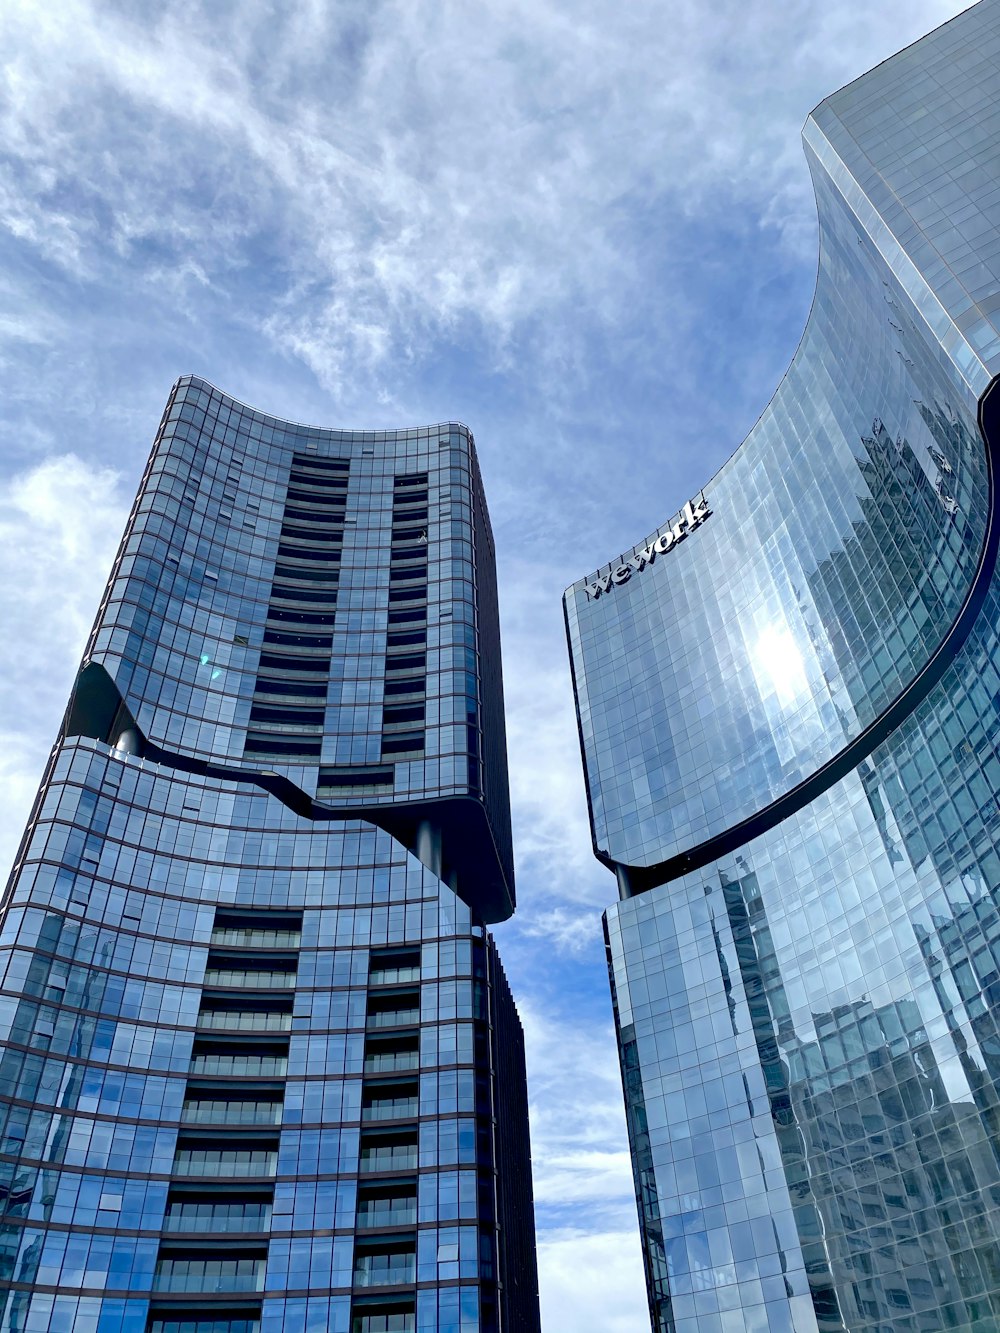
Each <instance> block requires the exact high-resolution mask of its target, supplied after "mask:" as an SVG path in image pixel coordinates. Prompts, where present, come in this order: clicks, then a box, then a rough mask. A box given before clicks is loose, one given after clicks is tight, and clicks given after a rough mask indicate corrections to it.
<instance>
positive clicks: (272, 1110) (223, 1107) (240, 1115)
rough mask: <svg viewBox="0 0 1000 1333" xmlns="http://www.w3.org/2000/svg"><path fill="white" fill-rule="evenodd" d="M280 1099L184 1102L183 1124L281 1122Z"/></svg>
mask: <svg viewBox="0 0 1000 1333" xmlns="http://www.w3.org/2000/svg"><path fill="white" fill-rule="evenodd" d="M281 1109H282V1104H281V1102H280V1101H236V1100H235V1099H233V1100H230V1099H220V1100H209V1099H198V1100H195V1101H188V1102H185V1103H184V1107H183V1110H182V1111H181V1123H182V1124H185V1125H235V1126H238V1127H240V1128H243V1129H247V1128H253V1127H254V1126H257V1125H260V1126H270V1125H278V1124H280V1123H281Z"/></svg>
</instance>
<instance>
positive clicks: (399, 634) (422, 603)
mask: <svg viewBox="0 0 1000 1333" xmlns="http://www.w3.org/2000/svg"><path fill="white" fill-rule="evenodd" d="M427 494H428V492H427V473H426V472H417V473H412V474H409V475H404V476H398V477H396V478H395V479H394V481H393V488H392V540H391V546H390V553H389V622H388V633H387V636H386V664H385V665H386V676H385V688H384V698H383V706H382V758H383V759H417V758H421V757H422V756H423V753H424V722H425V718H426V711H427V702H426V700H427V678H426V673H425V666H424V661H425V659H424V654H423V652H422V651H421V652H420V653H419V654H418V653H415V652H414V649H417V648H419V649H424V648H425V647H426V644H427V544H428V529H427V523H428V510H427ZM407 657H408V658H411V659H412V658H414V657H419V659H420V663H419V666H417V667H414V666H412V665H411V666H409V667H401V666H400V660H401V658H407Z"/></svg>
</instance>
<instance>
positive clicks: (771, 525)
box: [566, 4, 1000, 1333]
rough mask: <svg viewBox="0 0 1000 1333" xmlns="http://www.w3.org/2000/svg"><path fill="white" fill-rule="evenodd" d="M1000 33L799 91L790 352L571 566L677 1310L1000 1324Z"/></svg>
mask: <svg viewBox="0 0 1000 1333" xmlns="http://www.w3.org/2000/svg"><path fill="white" fill-rule="evenodd" d="M998 60H1000V8H998V7H997V6H996V5H995V4H981V5H979V6H977V7H975V8H974V9H972V10H970V11H968V12H967V13H965V14H963V15H961V16H960V17H959V18H957V19H955V20H954V21H952V22H951V23H949V24H947V25H945V27H943V28H941V29H939V30H938V31H937V32H935V33H933V34H931V35H930V36H929V37H927V38H925V39H924V40H923V41H921V42H919V43H917V44H916V45H915V46H914V47H911V48H909V49H908V50H907V51H905V52H903V53H901V54H900V55H899V56H897V57H894V58H893V59H892V60H890V61H888V62H886V63H885V64H884V65H881V66H879V68H878V69H876V70H875V71H873V72H872V73H871V74H868V75H866V76H865V77H864V78H862V79H860V80H858V81H857V82H856V83H854V84H852V85H850V86H849V87H848V88H846V89H844V90H843V91H842V92H840V93H838V94H836V95H835V96H834V97H832V98H830V99H829V100H828V101H827V102H825V103H824V104H823V105H822V106H820V107H819V108H818V109H817V111H816V112H814V113H813V115H812V116H811V117H810V119H809V121H808V122H807V124H806V128H805V131H804V136H803V137H804V142H805V146H806V154H807V157H808V159H809V164H810V168H811V171H812V174H813V179H814V184H815V189H816V196H817V203H818V208H819V217H820V266H819V276H818V280H817V289H816V296H815V300H814V305H813V309H812V312H811V315H810V320H809V324H808V326H807V329H806V332H805V334H804V336H803V339H802V343H801V344H800V347H799V349H798V352H797V353H796V356H795V359H794V361H793V363H792V365H791V367H790V369H789V371H788V374H787V376H786V377H785V379H784V381H783V382H782V384H781V386H780V388H779V389H778V391H777V393H776V394H775V397H774V399H773V401H772V403H771V404H770V406H769V407H768V409H767V411H766V412H765V413H764V415H763V416H762V418H761V420H760V421H759V422H758V424H757V426H756V427H755V428H754V431H753V432H752V433H751V434H750V436H749V437H748V438H747V440H746V441H745V442H744V444H743V445H742V447H741V448H740V450H739V451H738V452H737V454H736V455H734V457H733V458H732V459H731V460H730V461H729V462H728V463H727V464H726V465H725V467H724V468H723V469H722V470H721V472H720V473H719V474H718V475H717V476H716V477H715V478H714V479H713V480H712V482H710V483H709V484H708V485H707V486H706V487H705V489H704V492H703V493H702V494H701V495H699V496H697V497H694V498H693V500H692V501H691V504H690V505H689V506H686V507H685V508H684V509H681V510H680V511H679V513H678V516H677V518H676V519H675V520H672V521H671V522H670V523H668V524H665V525H664V526H663V527H662V528H660V529H659V530H658V532H657V533H656V534H653V537H652V538H650V539H647V540H646V541H644V542H642V543H640V544H639V545H638V546H637V547H635V548H634V549H633V550H632V551H629V552H624V553H623V554H622V555H621V556H620V557H618V558H617V559H616V560H614V561H612V562H610V564H608V565H606V566H605V567H604V568H602V569H601V570H600V571H598V574H597V575H596V576H593V575H592V576H590V577H589V578H588V579H585V580H581V581H580V582H579V583H577V584H575V585H574V586H573V587H572V588H571V589H569V591H568V592H567V595H566V615H567V624H568V629H569V637H570V645H571V652H572V656H573V666H574V677H575V683H576V689H577V698H578V710H579V720H580V729H581V739H582V744H583V749H584V758H585V767H586V774H587V782H588V791H589V796H590V802H591V811H592V821H593V833H594V845H595V850H596V852H597V854H598V855H599V856H600V857H601V859H602V860H604V861H605V862H606V863H607V864H609V865H611V866H613V867H614V868H615V869H616V870H617V872H618V875H619V881H620V885H621V888H622V893H623V898H624V899H625V900H624V901H623V902H622V903H621V904H619V905H618V906H617V907H616V908H614V909H612V910H611V911H610V912H609V913H608V914H607V919H606V927H607V936H608V945H609V960H610V966H611V974H612V985H613V991H614V998H615V1007H616V1015H617V1020H618V1031H619V1041H620V1050H621V1058H622V1068H623V1077H624V1083H625V1091H626V1102H627V1109H628V1117H629V1129H630V1136H631V1142H632V1150H633V1161H634V1166H635V1173H636V1188H637V1196H638V1201H639V1210H640V1220H641V1225H642V1230H643V1237H644V1247H645V1257H646V1264H647V1280H648V1285H649V1292H650V1304H651V1310H652V1314H653V1323H654V1327H655V1329H656V1330H658V1333H659V1331H661V1330H663V1331H665V1330H670V1333H695V1331H696V1330H697V1333H709V1331H710V1333H736V1331H737V1330H739V1333H743V1330H793V1329H794V1330H796V1331H802V1330H809V1331H810V1333H812V1330H816V1329H821V1330H830V1331H831V1333H832V1331H833V1330H839V1331H840V1333H862V1331H863V1333H883V1331H888V1330H890V1329H891V1330H893V1333H898V1331H900V1330H903V1331H905V1333H931V1331H932V1330H934V1331H936V1330H939V1329H944V1328H955V1329H976V1330H983V1333H986V1330H993V1329H995V1328H996V1327H997V1323H998V1321H1000V1175H998V1171H1000V1166H998V1163H1000V1118H998V1109H1000V1103H998V1090H1000V1083H998V1081H997V1080H998V1078H1000V1066H998V1064H997V1054H998V1052H1000V1046H998V1045H997V1038H998V1036H1000V1028H998V1026H997V1023H998V1018H1000V990H998V989H997V981H998V977H1000V971H998V967H1000V855H998V849H1000V804H998V797H1000V758H998V753H1000V665H998V664H1000V643H998V642H997V627H998V625H1000V591H998V587H997V578H996V575H995V573H994V564H995V546H996V516H995V512H994V509H995V504H996V499H995V494H994V479H993V471H994V459H993V449H994V447H995V445H996V438H995V430H992V429H991V428H990V417H991V410H990V411H987V406H986V405H987V403H988V402H991V401H992V399H991V396H990V394H989V392H988V391H989V388H990V385H991V383H992V381H993V376H994V375H995V374H996V373H997V371H998V370H1000V338H998V333H997V328H996V321H997V313H996V312H997V311H998V310H1000V190H998V188H997V186H996V159H997V152H998V145H1000V116H998V113H997V107H996V100H995V88H996V69H997V63H998ZM981 424H982V428H981ZM668 534H669V535H668ZM657 538H660V539H661V540H660V541H659V542H657V540H656V539H657ZM845 765H846V766H845ZM686 865H687V866H690V869H689V870H688V871H687V873H684V871H685V867H686Z"/></svg>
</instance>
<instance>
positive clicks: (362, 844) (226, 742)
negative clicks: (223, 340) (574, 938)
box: [0, 378, 538, 1333]
mask: <svg viewBox="0 0 1000 1333" xmlns="http://www.w3.org/2000/svg"><path fill="white" fill-rule="evenodd" d="M512 909H513V882H512V875H511V845H510V817H509V807H508V790H507V775H506V753H505V741H504V721H503V704H502V690H501V677H500V657H499V630H498V616H497V604H496V583H495V572H494V557H493V546H492V538H491V535H490V525H489V520H488V517H487V512H486V505H485V501H484V498H483V491H482V485H481V482H480V477H479V471H478V467H477V462H476V454H475V450H474V448H473V441H472V437H471V436H470V434H469V432H468V431H467V430H466V429H465V428H464V427H463V426H459V425H456V424H454V423H449V424H446V425H442V426H434V427H431V428H429V429H420V430H401V431H396V432H391V431H354V432H347V431H333V430H318V429H312V428H308V427H302V426H296V425H293V424H291V423H289V422H286V421H281V420H278V419H276V418H274V417H270V416H265V415H264V414H263V413H260V412H256V411H253V410H251V409H250V408H247V407H244V406H243V405H241V404H240V403H237V402H235V401H234V400H233V399H231V398H228V397H226V396H225V395H224V394H222V393H220V392H219V391H218V390H216V389H214V388H213V387H212V386H211V385H209V384H206V383H204V382H203V381H201V380H197V379H190V378H186V379H182V380H180V381H179V382H178V383H177V385H176V386H175V387H174V390H173V392H172V393H171V395H170V400H169V402H168V404H167V408H166V411H165V413H164V416H163V420H162V423H161V426H160V429H159V433H158V435H157V437H156V442H155V444H154V447H153V450H152V454H151V456H150V459H149V463H148V466H147V469H146V473H145V475H144V477H143V480H142V485H141V487H140V490H139V494H138V498H137V500H136V503H135V506H134V508H133V510H132V513H131V515H130V517H129V521H128V526H127V528H126V532H125V536H124V539H123V541H122V544H121V547H120V549H119V552H118V555H117V558H116V560H115V564H114V569H113V571H112V574H111V578H110V579H109V581H108V585H107V591H106V593H105V596H104V599H103V601H102V603H101V607H100V611H99V613H98V616H97V621H96V624H95V626H94V629H93V632H92V635H91V638H90V641H89V643H88V645H87V649H86V654H85V657H84V664H83V666H82V668H81V670H80V674H79V677H78V679H77V681H76V685H75V688H74V690H73V694H72V698H71V700H70V705H69V708H68V710H67V713H66V718H65V722H64V724H63V727H62V731H61V734H60V737H59V740H58V742H57V744H56V746H55V749H54V750H53V753H52V756H51V760H50V762H49V765H48V768H47V771H46V773H45V777H44V780H43V783H42V787H41V791H40V793H39V796H38V799H37V802H36V805H35V807H34V809H33V811H32V814H31V819H30V823H29V827H28V830H27V833H26V835H25V838H24V841H23V843H22V846H21V849H20V851H19V853H18V857H17V863H16V865H15V869H14V874H13V877H12V881H11V884H10V887H9V889H8V893H7V898H6V901H5V911H4V917H3V922H2V932H0V958H2V966H3V986H2V1001H0V1003H2V1013H3V1020H2V1021H3V1028H2V1036H3V1037H4V1038H5V1046H4V1048H3V1052H2V1055H0V1098H2V1100H0V1108H2V1115H3V1129H2V1138H0V1178H2V1181H3V1209H4V1211H3V1221H2V1232H0V1279H2V1282H0V1286H2V1290H3V1297H2V1299H3V1312H2V1315H0V1329H3V1330H4V1333H13V1330H19V1331H20V1330H23V1333H42V1330H47V1331H50V1333H57V1330H60V1331H62V1330H65V1331H66V1333H69V1330H72V1331H73V1333H257V1331H258V1330H259V1331H260V1333H279V1330H280V1331H281V1333H307V1331H308V1333H312V1331H313V1330H316V1331H317V1333H319V1330H322V1331H323V1333H389V1330H393V1331H397V1330H420V1333H431V1331H432V1330H434V1331H436V1333H445V1331H446V1330H447V1333H488V1331H503V1333H506V1331H507V1330H509V1331H510V1333H522V1330H529V1331H531V1330H537V1328H538V1306H537V1283H536V1276H535V1259H534V1230H533V1218H532V1205H531V1186H530V1163H529V1152H528V1127H527V1107H526V1094H525V1084H524V1058H523V1047H522V1039H521V1032H520V1026H519V1023H518V1019H517V1015H516V1012H515V1010H514V1005H513V1002H512V1000H511V996H510V992H509V990H508V988H507V984H506V981H505V979H504V974H503V971H502V969H501V966H500V962H499V960H498V957H497V953H496V950H495V948H494V945H493V942H492V939H491V937H490V935H489V933H488V932H487V930H486V928H485V925H486V923H488V922H495V921H499V920H502V919H503V918H505V917H506V916H508V915H509V914H510V912H511V911H512Z"/></svg>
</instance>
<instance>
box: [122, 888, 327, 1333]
mask: <svg viewBox="0 0 1000 1333" xmlns="http://www.w3.org/2000/svg"><path fill="white" fill-rule="evenodd" d="M301 927H302V914H301V913H300V912H273V911H254V910H252V909H250V910H234V909H228V908H220V909H218V910H217V912H216V916H215V925H214V928H213V931H212V938H211V941H210V947H209V954H208V964H207V967H206V970H205V979H204V984H203V989H202V999H201V1008H200V1011H199V1014H198V1025H197V1035H196V1036H195V1040H194V1046H193V1049H192V1056H191V1065H190V1069H189V1072H188V1082H187V1087H186V1090H185V1098H184V1106H183V1110H182V1112H181V1128H180V1131H179V1133H178V1136H177V1147H176V1151H175V1154H174V1164H173V1171H172V1177H173V1178H172V1181H171V1185H170V1190H169V1193H168V1195H167V1210H166V1214H165V1216H164V1220H163V1235H162V1239H161V1241H160V1249H159V1254H158V1256H157V1263H156V1272H155V1275H154V1278H153V1290H154V1293H155V1294H154V1298H153V1303H152V1306H151V1311H150V1317H149V1324H148V1329H149V1333H174V1331H175V1330H176V1333H198V1331H199V1330H201V1329H202V1328H204V1330H206V1333H207V1331H208V1330H209V1329H211V1330H212V1333H216V1331H217V1330H224V1333H256V1331H257V1329H258V1327H259V1321H260V1305H259V1303H258V1304H244V1303H242V1302H240V1303H238V1304H235V1303H234V1298H239V1297H241V1296H246V1295H248V1294H256V1293H259V1292H262V1291H263V1289H264V1277H265V1273H266V1270H267V1249H268V1234H269V1231H270V1226H271V1208H272V1205H273V1202H274V1183H273V1178H274V1174H275V1170H276V1167H277V1157H278V1135H279V1133H280V1127H281V1114H282V1106H283V1103H284V1094H285V1075H286V1072H287V1066H288V1036H287V1035H286V1034H287V1033H288V1031H289V1029H290V1028H291V1016H292V1005H293V1001H294V994H295V978H296V973H297V970H298V947H299V942H300V938H301ZM194 1300H197V1302H198V1303H197V1305H195V1304H193V1303H192V1302H193V1301H194ZM217 1300H218V1310H217V1312H216V1302H217ZM203 1302H205V1303H203Z"/></svg>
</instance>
